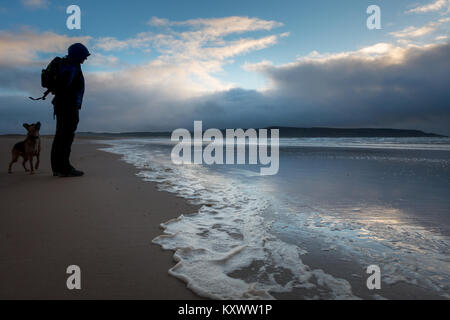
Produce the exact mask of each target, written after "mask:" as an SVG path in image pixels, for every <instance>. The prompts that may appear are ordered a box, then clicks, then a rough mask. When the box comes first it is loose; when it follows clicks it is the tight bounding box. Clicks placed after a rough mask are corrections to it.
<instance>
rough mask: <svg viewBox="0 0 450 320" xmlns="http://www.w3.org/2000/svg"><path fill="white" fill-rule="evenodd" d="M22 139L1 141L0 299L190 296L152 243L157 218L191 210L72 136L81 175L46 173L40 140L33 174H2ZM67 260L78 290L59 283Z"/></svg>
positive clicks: (46, 151) (168, 257) (168, 255)
mask: <svg viewBox="0 0 450 320" xmlns="http://www.w3.org/2000/svg"><path fill="white" fill-rule="evenodd" d="M22 139H23V137H20V136H18V137H1V138H0V150H2V153H1V156H0V166H1V168H3V170H0V197H1V201H0V212H1V214H0V238H1V239H0V257H1V258H0V283H1V285H0V299H198V297H197V296H196V295H195V294H194V293H192V292H191V291H190V290H188V289H187V288H186V285H185V284H184V283H182V282H181V281H179V280H178V279H176V278H174V277H171V276H169V275H168V270H169V269H170V268H171V267H172V266H173V265H174V264H175V262H174V260H173V257H172V256H173V253H172V252H169V251H164V250H162V249H161V248H160V247H159V246H157V245H155V244H152V239H153V238H155V237H156V236H158V235H159V234H161V230H160V227H159V225H160V223H162V222H164V221H167V220H168V219H170V218H173V217H177V216H178V215H180V214H181V213H186V212H194V211H195V210H196V208H195V207H193V206H191V205H189V204H187V203H186V201H185V200H183V199H181V198H177V197H175V196H174V195H171V194H169V193H164V192H159V191H157V189H156V187H155V184H153V183H150V182H144V181H142V180H141V179H139V178H138V177H136V176H135V172H136V169H135V168H134V167H133V166H131V165H128V164H126V163H124V162H121V161H117V160H118V158H119V157H118V156H116V155H113V154H109V153H106V152H102V151H98V148H99V145H95V144H92V143H91V142H90V141H89V140H84V139H79V138H78V139H76V142H75V143H74V146H73V149H72V155H73V156H72V162H73V165H74V166H75V167H77V168H79V169H81V170H84V171H85V173H86V174H85V176H84V177H82V178H57V177H53V176H52V174H51V173H52V172H51V168H50V161H49V155H50V148H51V139H50V138H48V137H42V138H41V141H42V145H43V148H42V156H41V168H40V169H39V170H38V171H37V173H36V174H35V175H33V176H31V175H29V174H28V173H25V172H24V171H23V168H22V166H21V164H20V163H16V164H15V166H14V167H13V174H8V173H7V166H8V163H9V161H10V150H11V148H12V146H13V145H14V144H15V143H16V142H18V141H20V140H22ZM69 265H78V266H80V268H81V274H82V280H81V281H82V289H81V290H74V291H69V290H68V289H67V288H66V279H67V277H68V275H67V274H66V268H67V267H68V266H69Z"/></svg>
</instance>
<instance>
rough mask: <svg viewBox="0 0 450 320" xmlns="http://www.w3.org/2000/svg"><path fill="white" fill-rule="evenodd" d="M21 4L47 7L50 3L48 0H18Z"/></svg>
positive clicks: (38, 7)
mask: <svg viewBox="0 0 450 320" xmlns="http://www.w3.org/2000/svg"><path fill="white" fill-rule="evenodd" d="M20 2H22V4H23V5H24V6H25V7H27V8H31V9H41V8H47V7H48V6H49V4H50V2H49V1H48V0H20Z"/></svg>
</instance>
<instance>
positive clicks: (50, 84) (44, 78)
mask: <svg viewBox="0 0 450 320" xmlns="http://www.w3.org/2000/svg"><path fill="white" fill-rule="evenodd" d="M62 61H63V59H62V58H60V57H56V58H54V59H53V60H52V61H51V62H50V63H49V64H48V66H47V68H45V69H42V72H41V86H42V87H43V88H45V89H47V91H45V92H44V95H43V96H42V97H40V98H37V99H35V98H32V97H29V98H30V99H31V100H34V101H36V100H45V98H47V96H48V95H49V94H50V93H52V94H55V93H56V85H57V82H58V76H59V73H60V72H59V71H60V68H61V64H62Z"/></svg>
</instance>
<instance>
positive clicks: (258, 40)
mask: <svg viewBox="0 0 450 320" xmlns="http://www.w3.org/2000/svg"><path fill="white" fill-rule="evenodd" d="M149 24H150V25H152V26H158V27H164V28H163V29H162V30H159V32H158V33H155V32H153V31H147V32H141V33H139V34H137V35H136V36H135V37H132V38H128V39H116V38H112V37H108V38H101V39H97V40H96V41H95V47H96V48H97V49H99V50H103V51H105V52H111V51H122V50H129V49H138V50H146V52H148V51H149V50H151V51H152V52H154V53H155V54H156V55H157V58H155V60H153V61H152V63H150V64H147V65H145V66H142V68H141V69H142V70H146V71H148V72H153V74H155V72H156V74H159V73H160V72H162V71H161V70H162V69H161V68H160V66H164V68H165V70H170V71H171V72H172V77H175V76H176V77H180V76H182V79H184V81H185V82H186V83H187V84H188V86H189V87H190V88H192V92H194V93H195V94H198V92H199V90H203V91H216V90H225V89H229V88H232V87H233V86H235V84H233V83H225V82H222V81H220V80H219V79H217V78H216V77H214V76H213V74H214V73H217V72H220V71H222V70H223V66H224V65H226V64H228V63H232V60H231V59H232V58H234V57H236V56H239V55H244V54H247V53H249V52H252V51H256V50H262V49H265V48H267V47H269V46H273V45H275V44H276V43H277V42H278V39H279V38H280V37H281V36H282V35H276V34H269V35H262V36H259V37H251V36H250V33H252V32H255V31H266V32H268V31H271V30H272V29H274V28H277V27H280V26H282V25H283V24H282V23H280V22H276V21H269V20H262V19H258V18H249V17H236V16H233V17H225V18H212V19H191V20H186V21H169V20H167V19H161V18H157V17H153V18H152V19H151V20H150V21H149ZM175 26H176V27H177V28H176V29H175V28H174V27H175ZM283 36H286V34H283ZM155 69H156V71H154V70H155ZM163 73H165V72H163ZM140 74H141V73H140ZM164 77H165V75H164Z"/></svg>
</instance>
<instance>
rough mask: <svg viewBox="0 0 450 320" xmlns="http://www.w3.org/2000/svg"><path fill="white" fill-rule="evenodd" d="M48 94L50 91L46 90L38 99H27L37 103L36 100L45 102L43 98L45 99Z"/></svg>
mask: <svg viewBox="0 0 450 320" xmlns="http://www.w3.org/2000/svg"><path fill="white" fill-rule="evenodd" d="M49 94H50V90H47V91H45V92H44V95H43V96H42V97H40V98H33V97H28V98H30V99H31V100H33V101H38V100H45V98H47V96H48V95H49Z"/></svg>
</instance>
